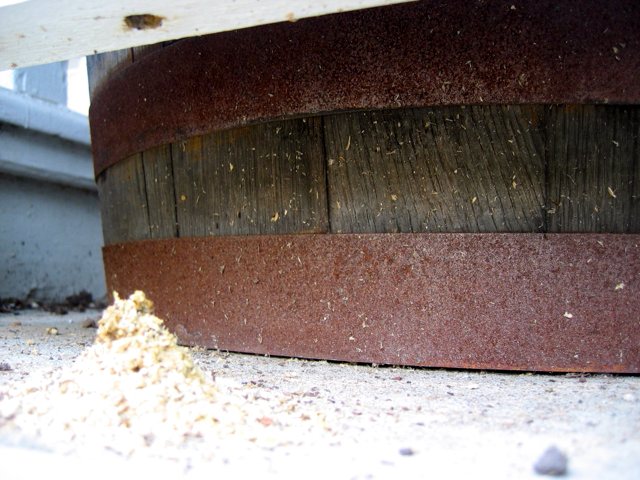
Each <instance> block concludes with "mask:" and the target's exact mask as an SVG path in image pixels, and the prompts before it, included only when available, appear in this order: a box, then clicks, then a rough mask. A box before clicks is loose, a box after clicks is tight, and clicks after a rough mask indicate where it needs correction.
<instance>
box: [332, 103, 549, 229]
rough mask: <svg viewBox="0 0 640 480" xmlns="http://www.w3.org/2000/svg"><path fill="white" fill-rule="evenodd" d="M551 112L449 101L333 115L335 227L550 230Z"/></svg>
mask: <svg viewBox="0 0 640 480" xmlns="http://www.w3.org/2000/svg"><path fill="white" fill-rule="evenodd" d="M541 113H542V109H541V108H539V107H537V108H536V107H508V106H507V107H467V108H465V107H446V108H439V109H417V110H397V111H388V112H357V113H349V114H338V115H330V116H328V117H326V118H325V136H326V151H327V161H328V165H329V166H328V178H329V182H328V183H329V198H330V211H331V226H332V231H334V232H344V233H346V232H503V231H510V232H535V231H541V230H542V228H543V209H542V206H543V204H544V195H543V194H544V191H543V190H544V156H543V147H544V142H543V137H542V133H541V131H540V128H539V125H538V121H537V119H538V117H539V115H540V114H541Z"/></svg>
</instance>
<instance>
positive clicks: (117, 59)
mask: <svg viewBox="0 0 640 480" xmlns="http://www.w3.org/2000/svg"><path fill="white" fill-rule="evenodd" d="M132 61H133V57H132V55H131V50H130V49H126V50H117V51H114V52H105V53H99V54H97V55H89V56H88V57H87V71H88V73H89V94H90V96H91V97H92V98H93V96H94V94H95V93H96V91H97V90H98V88H99V87H100V85H101V84H102V82H104V81H105V80H106V79H108V78H109V77H110V76H111V75H112V74H113V73H115V72H117V71H118V70H119V69H120V68H123V67H124V66H126V65H128V64H130V63H131V62H132Z"/></svg>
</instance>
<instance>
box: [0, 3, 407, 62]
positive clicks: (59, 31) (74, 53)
mask: <svg viewBox="0 0 640 480" xmlns="http://www.w3.org/2000/svg"><path fill="white" fill-rule="evenodd" d="M404 1H407V0H324V1H322V2H317V1H315V0H297V1H295V2H291V1H288V0H237V1H234V2H227V1H222V0H217V1H211V0H172V1H168V0H165V1H160V2H159V1H157V0H129V1H127V2H123V1H112V2H104V1H101V0H66V1H64V2H56V1H52V0H31V1H29V2H25V3H21V4H18V5H11V6H7V7H2V8H0V70H4V69H7V68H17V67H27V66H29V65H36V64H40V63H50V62H55V61H59V60H68V59H70V58H75V57H80V56H84V55H92V54H95V53H99V52H108V51H112V50H121V49H125V48H130V47H135V46H140V45H148V44H153V43H158V42H162V41H166V40H174V39H177V38H184V37H192V36H198V35H205V34H209V33H216V32H223V31H229V30H235V29H239V28H246V27H253V26H256V25H264V24H268V23H276V22H283V21H295V20H296V19H301V18H306V17H314V16H318V15H325V14H329V13H336V12H343V11H349V10H358V9H362V8H368V7H375V6H380V5H390V4H393V3H402V2H404ZM141 14H147V15H150V17H147V18H149V19H151V20H149V21H144V19H142V21H140V19H136V18H133V19H132V18H129V19H128V20H126V18H127V17H129V16H133V15H137V16H140V15H141Z"/></svg>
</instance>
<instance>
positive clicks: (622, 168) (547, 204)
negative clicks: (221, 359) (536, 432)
mask: <svg viewBox="0 0 640 480" xmlns="http://www.w3.org/2000/svg"><path fill="white" fill-rule="evenodd" d="M569 3H570V2H569ZM552 7H553V15H551V14H550V11H551V9H552ZM589 7H590V8H591V9H592V11H589V9H584V10H581V11H578V12H576V11H575V10H572V7H571V5H569V4H566V5H564V4H562V5H555V3H553V2H551V3H550V2H527V3H526V4H524V5H522V6H520V5H519V6H518V8H517V9H515V10H514V9H513V8H512V7H511V4H510V3H508V2H507V3H504V2H497V3H492V4H490V5H486V4H474V5H473V6H469V5H468V4H467V2H463V1H458V2H449V3H447V5H444V4H441V3H440V2H430V1H426V2H418V3H415V4H406V5H399V6H393V7H385V8H380V9H374V10H368V11H361V12H353V13H348V14H341V15H335V16H329V17H321V18H318V19H309V20H304V21H300V22H297V23H291V24H277V25H272V26H266V27H257V28H253V29H247V30H242V31H237V32H229V33H223V34H217V35H213V36H207V37H200V38H196V39H188V40H181V41H177V42H172V43H170V44H165V45H154V46H149V47H143V48H134V49H132V50H130V51H120V52H114V53H110V54H102V55H98V56H94V57H93V58H92V59H91V61H90V63H89V65H90V66H89V72H90V82H91V88H92V95H93V104H92V110H91V125H92V137H93V143H94V158H95V162H96V175H97V182H98V186H99V191H100V197H101V202H102V218H103V229H104V237H105V244H106V246H105V250H104V255H105V264H106V269H107V283H108V286H109V288H111V289H113V290H118V291H119V292H120V293H121V294H127V293H130V291H132V290H133V289H143V290H145V291H146V292H147V293H148V294H149V295H150V297H151V298H152V299H153V300H154V301H155V302H156V304H157V308H158V310H159V313H160V315H162V316H164V317H165V318H166V319H167V321H168V324H169V325H170V327H171V328H172V329H173V330H174V331H175V332H176V333H177V334H178V336H179V338H180V340H181V341H182V342H184V343H186V344H198V345H202V346H205V347H211V348H221V349H229V350H236V351H245V352H254V353H265V354H273V355H295V356H302V357H309V358H326V359H335V360H347V361H358V362H371V363H387V364H408V365H425V366H447V367H466V368H491V369H527V370H549V371H573V370H579V371H620V372H639V371H640V326H638V321H637V319H638V314H639V313H640V301H639V300H638V299H639V298H640V296H639V295H638V293H639V290H640V283H639V281H640V279H639V278H638V277H639V272H640V256H639V252H640V250H639V247H638V245H639V242H640V237H638V235H637V233H638V231H639V230H640V215H639V213H640V212H638V209H639V208H640V203H639V202H638V195H639V194H640V142H639V136H640V108H638V106H637V103H638V99H640V84H639V82H638V80H637V77H636V75H635V73H631V72H633V71H637V70H636V69H637V67H639V66H640V53H638V52H640V40H639V38H638V35H637V31H639V30H637V29H636V27H637V24H638V22H639V21H640V10H639V8H638V6H637V5H636V4H633V3H630V2H623V1H620V2H612V3H609V4H607V5H604V4H601V3H599V2H591V3H590V5H589ZM593 10H598V11H599V10H603V11H602V12H595V13H601V15H599V16H598V15H595V14H594V11H593ZM583 11H586V12H587V13H581V12H583ZM568 27H571V28H568Z"/></svg>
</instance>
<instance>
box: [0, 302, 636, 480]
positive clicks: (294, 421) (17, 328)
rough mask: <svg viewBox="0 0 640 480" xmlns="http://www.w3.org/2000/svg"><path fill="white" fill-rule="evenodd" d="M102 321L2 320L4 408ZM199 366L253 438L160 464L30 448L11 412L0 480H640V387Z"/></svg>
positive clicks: (260, 365) (620, 382) (597, 381)
mask: <svg viewBox="0 0 640 480" xmlns="http://www.w3.org/2000/svg"><path fill="white" fill-rule="evenodd" d="M97 318H99V312H86V313H71V314H68V315H65V316H55V315H51V314H48V313H44V312H37V311H24V312H20V314H19V315H13V314H2V315H0V365H1V367H0V407H1V406H2V402H3V401H4V400H3V395H4V399H5V400H6V399H7V398H9V399H10V397H11V395H12V392H15V391H17V390H16V388H17V386H20V385H21V384H23V383H25V382H28V381H29V380H30V379H34V378H37V375H39V374H41V372H43V371H46V370H48V369H49V370H50V369H54V370H55V369H60V368H63V367H65V366H69V365H70V364H71V363H72V362H73V361H74V359H76V357H77V356H78V355H79V354H80V353H81V352H82V351H83V350H84V349H85V348H87V347H88V346H89V345H91V343H92V341H93V337H94V336H95V329H93V328H86V327H85V326H83V323H86V321H87V319H97ZM50 327H55V328H56V329H57V333H58V334H52V331H51V330H48V329H49V328H50ZM191 352H192V354H193V357H194V358H195V360H196V362H197V363H198V364H199V366H200V367H201V369H202V370H203V371H204V373H205V374H206V375H207V376H209V375H210V376H211V377H212V378H213V377H215V381H216V385H217V386H218V388H219V389H220V390H221V391H225V392H230V393H229V395H235V397H229V398H237V399H238V402H241V403H243V408H244V410H245V412H246V419H248V420H246V422H247V425H248V426H249V428H250V430H249V431H250V432H251V431H253V430H255V436H252V435H249V436H246V435H245V436H234V435H228V436H225V435H226V434H225V435H220V436H217V437H212V438H208V437H205V438H201V439H200V441H199V443H198V442H196V443H193V446H190V444H189V445H188V448H183V449H168V450H167V451H166V452H160V454H159V453H158V452H157V451H154V452H153V453H152V452H151V451H149V452H146V451H145V448H144V447H141V448H138V449H137V450H136V452H135V454H132V455H130V456H127V455H122V454H121V453H114V450H113V449H108V448H106V447H105V448H100V447H99V445H100V438H101V432H99V431H96V432H95V435H96V440H97V441H96V443H95V444H94V445H93V446H92V447H87V445H86V444H74V443H73V442H72V443H70V444H67V445H60V444H56V443H55V442H49V441H48V439H47V432H46V429H45V430H43V431H42V435H41V436H39V437H33V436H28V435H22V434H20V432H16V431H14V430H11V429H8V428H6V425H7V424H8V423H10V422H8V419H7V418H3V417H2V414H1V412H2V409H1V408H0V478H2V479H3V480H8V479H22V478H38V476H40V477H44V476H45V475H46V476H50V475H52V474H55V475H56V476H58V475H60V476H62V475H64V477H65V478H67V479H75V478H92V479H96V478H98V479H101V478H105V479H106V478H110V479H112V478H114V476H118V475H119V476H124V475H126V478H133V477H134V475H138V474H140V475H142V474H144V475H145V476H149V475H153V476H155V477H157V478H173V479H175V478H187V479H191V478H205V477H206V478H214V477H215V475H224V476H231V477H236V476H237V477H240V476H242V477H245V476H249V475H252V476H255V477H259V478H301V477H305V478H319V477H328V476H331V477H335V478H345V479H351V478H356V479H369V478H372V479H377V478H429V477H435V478H458V477H462V476H463V475H464V477H466V478H540V476H539V475H537V474H536V473H534V471H533V465H534V463H535V461H536V460H537V459H538V457H539V456H540V455H541V454H542V453H543V451H544V450H545V449H547V447H549V446H552V445H555V446H557V447H558V448H559V449H560V450H562V451H563V452H564V453H565V454H566V455H567V457H568V459H569V467H568V472H567V477H568V478H593V479H603V478H622V479H626V478H628V479H637V478H640V377H637V376H617V375H583V376H581V375H541V374H519V373H488V372H474V371H451V370H439V369H426V368H420V369H412V368H390V367H384V368H383V367H378V368H376V367H372V366H368V365H351V364H341V363H328V362H323V361H306V360H295V359H293V360H292V359H284V358H267V357H262V356H252V355H242V354H230V353H224V352H217V351H203V350H198V349H195V350H194V349H191ZM3 392H4V393H3ZM48 442H49V443H48ZM95 445H98V447H96V446H95ZM203 451H206V453H207V455H206V456H202V455H196V454H195V453H196V452H200V453H202V452H203ZM205 457H206V459H205ZM115 478H117V477H115Z"/></svg>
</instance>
